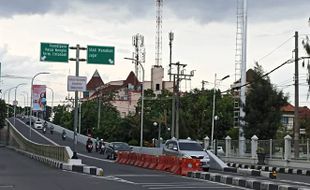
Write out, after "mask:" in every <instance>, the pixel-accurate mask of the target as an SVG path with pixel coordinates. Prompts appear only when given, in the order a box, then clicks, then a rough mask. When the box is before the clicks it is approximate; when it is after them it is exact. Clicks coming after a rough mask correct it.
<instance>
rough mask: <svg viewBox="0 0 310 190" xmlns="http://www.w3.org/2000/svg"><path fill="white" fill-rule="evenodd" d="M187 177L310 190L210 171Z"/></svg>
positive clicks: (267, 189) (272, 189)
mask: <svg viewBox="0 0 310 190" xmlns="http://www.w3.org/2000/svg"><path fill="white" fill-rule="evenodd" d="M187 177H191V178H197V179H203V180H209V181H214V182H219V183H224V184H228V185H235V186H240V187H246V188H250V189H255V190H278V189H279V190H310V189H309V188H306V187H294V186H290V185H287V184H280V183H279V184H275V182H272V181H262V180H261V179H253V178H244V177H239V176H230V175H224V174H218V173H209V172H188V173H187Z"/></svg>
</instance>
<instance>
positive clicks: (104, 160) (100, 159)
mask: <svg viewBox="0 0 310 190" xmlns="http://www.w3.org/2000/svg"><path fill="white" fill-rule="evenodd" d="M78 155H79V156H82V157H86V158H90V159H94V160H99V161H103V162H110V163H114V162H115V161H113V160H106V159H102V158H96V157H92V156H88V155H85V154H81V153H78Z"/></svg>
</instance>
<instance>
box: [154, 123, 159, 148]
mask: <svg viewBox="0 0 310 190" xmlns="http://www.w3.org/2000/svg"><path fill="white" fill-rule="evenodd" d="M153 125H154V127H157V125H158V142H157V146H158V147H160V132H161V127H160V124H159V123H157V122H156V121H154V122H153Z"/></svg>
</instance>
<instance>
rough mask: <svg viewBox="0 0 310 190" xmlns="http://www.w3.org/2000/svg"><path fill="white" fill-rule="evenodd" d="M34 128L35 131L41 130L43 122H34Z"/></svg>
mask: <svg viewBox="0 0 310 190" xmlns="http://www.w3.org/2000/svg"><path fill="white" fill-rule="evenodd" d="M34 128H35V129H42V128H43V122H42V121H40V120H37V121H35V123H34Z"/></svg>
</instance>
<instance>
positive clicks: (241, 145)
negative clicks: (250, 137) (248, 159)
mask: <svg viewBox="0 0 310 190" xmlns="http://www.w3.org/2000/svg"><path fill="white" fill-rule="evenodd" d="M239 148H240V149H239V156H241V157H243V156H244V153H245V137H244V136H241V137H239Z"/></svg>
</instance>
